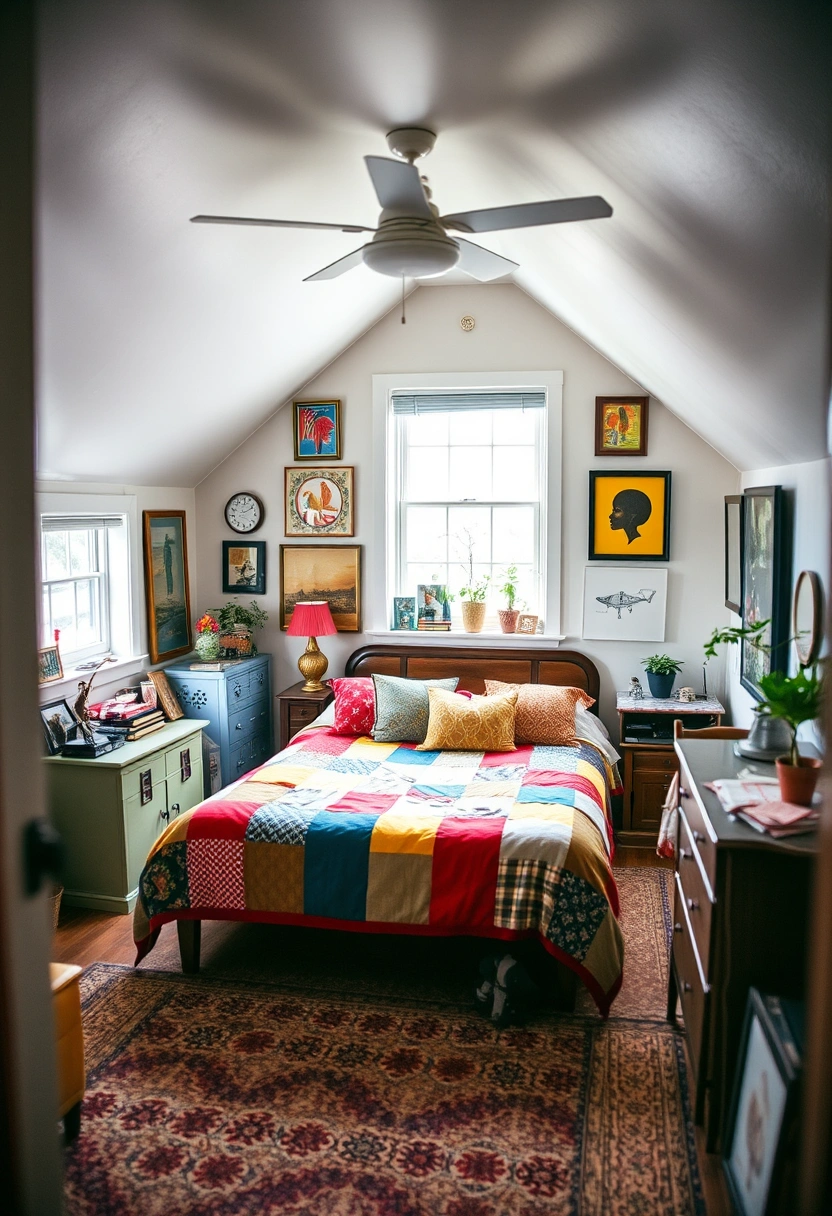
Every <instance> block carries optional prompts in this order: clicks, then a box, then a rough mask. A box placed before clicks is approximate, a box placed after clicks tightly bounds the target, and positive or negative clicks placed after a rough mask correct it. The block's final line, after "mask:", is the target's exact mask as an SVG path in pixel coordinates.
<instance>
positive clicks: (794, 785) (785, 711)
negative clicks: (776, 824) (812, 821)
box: [759, 664, 823, 806]
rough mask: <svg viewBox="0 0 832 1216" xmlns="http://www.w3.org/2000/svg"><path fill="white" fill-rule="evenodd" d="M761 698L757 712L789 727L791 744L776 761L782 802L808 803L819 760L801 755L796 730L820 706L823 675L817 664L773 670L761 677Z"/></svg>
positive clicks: (814, 714) (819, 710)
mask: <svg viewBox="0 0 832 1216" xmlns="http://www.w3.org/2000/svg"><path fill="white" fill-rule="evenodd" d="M760 691H761V692H762V694H763V699H762V702H761V704H760V709H759V712H760V713H761V714H767V715H768V716H769V717H772V718H780V719H781V720H782V721H783V722H785V723H786V725H787V726H788V728H789V733H790V735H791V746H790V748H789V752H788V754H787V755H785V756H778V757H777V760H776V761H775V764H776V767H777V777H778V780H779V782H780V796H781V797H782V799H783V801H784V802H792V803H795V804H796V805H797V806H811V805H812V798H813V796H814V793H815V786H816V784H817V780H818V777H819V775H820V769H821V764H822V761H821V760H820V759H819V758H818V757H817V756H801V755H800V753H799V751H798V747H797V730H798V727H799V726H801V725H802V723H804V722H813V721H814V720H815V719H816V718H819V717H820V715H821V711H822V707H823V677H822V675H820V674H819V673H818V667H817V664H815V665H814V666H812V667H801V668H800V669H799V671H798V673H797V675H795V676H786V675H783V673H782V671H772V672H771V674H770V675H767V676H761V677H760Z"/></svg>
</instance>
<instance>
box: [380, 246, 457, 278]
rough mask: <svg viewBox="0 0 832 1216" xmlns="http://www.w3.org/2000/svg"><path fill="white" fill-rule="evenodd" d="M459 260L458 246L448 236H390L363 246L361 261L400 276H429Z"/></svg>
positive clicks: (445, 271) (437, 273)
mask: <svg viewBox="0 0 832 1216" xmlns="http://www.w3.org/2000/svg"><path fill="white" fill-rule="evenodd" d="M458 261H459V246H458V245H457V243H456V241H453V240H451V239H450V237H447V238H444V239H443V238H442V237H431V236H418V237H393V238H389V239H387V240H381V241H379V240H374V241H371V242H370V243H369V244H368V245H365V246H364V265H365V266H368V267H369V268H370V270H375V271H376V273H377V274H386V275H390V276H391V277H392V278H396V279H400V278H401V277H402V275H406V276H407V277H408V278H415V279H432V278H436V277H437V276H439V275H441V274H446V273H447V271H449V270H452V269H453V267H454V266H456V264H457V262H458Z"/></svg>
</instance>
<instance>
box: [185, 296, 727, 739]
mask: <svg viewBox="0 0 832 1216" xmlns="http://www.w3.org/2000/svg"><path fill="white" fill-rule="evenodd" d="M466 314H467V315H470V316H473V317H474V319H475V322H476V324H475V328H474V330H473V331H472V332H468V333H466V332H464V331H463V330H462V329H461V327H460V318H461V317H462V316H463V315H466ZM321 323H322V324H325V318H322V320H321ZM541 369H547V370H549V369H552V370H561V371H562V372H563V517H562V570H563V577H562V592H561V600H562V606H561V612H562V619H561V630H562V633H563V634H565V635H566V639H565V640H564V641H563V642H561V645H562V646H564V647H570V646H571V647H574V648H575V649H579V650H582V651H583V652H585V653H587V654H589V655H591V656H592V657H593V659H594V660H595V662H596V663H597V665H598V667H599V670H600V672H601V682H602V694H601V713H602V716H603V718H604V719H605V721H606V722H607V724H608V726H610V728H611V729H612V728H615V729H616V731H617V722H616V720H615V712H614V705H615V690H616V689H621V688H624V687H626V685H627V684H628V683H629V679H630V677H631V676H632V675H636V674H639V675H641V676H642V677H643V671H642V668H641V666H640V664H639V660H640V659H641V658H643V657H644V656H645V655H647V654H650V653H652V652H654V651H656V650H667V651H668V652H669V653H670V654H672V655H673V656H674V657H676V658H679V659H680V660H681V661H682V662H683V663H684V670H683V672H682V678H681V682H683V683H686V684H692V685H693V686H694V687H696V688H697V689H698V690H699V689H701V680H702V669H701V663H702V644H703V641H704V639H705V637H706V636H707V635H708V634H709V633H710V631H711V629H712V628H713V627H714V626H716V625H721V624H725V623H727V620H728V617H729V613H728V611H727V609H725V608H724V606H723V604H724V588H723V568H722V538H723V522H722V512H723V505H722V503H723V497H724V495H726V494H731V493H736V492H737V490H738V488H739V474H738V472H737V470H736V469H735V468H734V467H733V466H732V465H731V464H729V463H728V461H726V460H725V459H724V458H723V457H721V456H720V455H719V454H718V453H717V452H715V451H714V449H713V448H711V447H709V446H708V445H707V444H706V443H705V442H704V441H703V440H702V439H700V438H699V437H698V436H697V435H695V434H694V433H693V432H692V431H691V430H690V429H688V428H687V427H686V426H685V425H684V424H683V423H682V422H680V421H679V419H678V418H676V417H675V415H673V414H671V413H670V412H669V411H668V410H666V409H664V408H663V407H662V405H661V404H660V403H659V402H658V401H655V400H652V401H651V404H650V424H649V452H648V455H647V456H646V457H628V458H627V461H626V467H627V469H632V470H633V471H635V470H637V469H639V468H641V469H669V470H671V471H672V473H673V490H672V518H671V550H670V552H671V560H670V562H669V563H668V565H667V569H668V596H667V631H666V635H665V636H666V641H665V642H664V643H657V642H650V643H644V642H627V643H619V642H616V643H612V642H601V641H586V642H584V641H582V639H581V630H582V609H583V581H584V569H585V567H586V564H587V562H586V553H587V512H588V471H589V470H590V469H593V468H595V469H601V470H603V469H607V470H610V469H614V468H616V467H618V464H617V462H616V461H615V459H614V458H606V457H601V458H596V457H595V456H594V454H593V453H594V450H595V449H594V425H595V397H596V396H597V395H599V394H611V395H613V394H625V393H639V392H642V391H643V390H641V389H640V388H639V386H638V385H636V384H634V383H633V382H632V381H631V380H630V379H628V377H627V376H625V375H624V374H623V373H622V372H620V371H618V370H617V369H616V368H615V367H613V366H612V365H611V364H610V363H609V362H608V361H607V360H606V359H604V358H603V357H602V356H601V355H599V354H598V353H597V351H595V350H593V349H592V348H591V347H590V346H588V345H587V344H586V343H585V342H583V341H582V340H581V339H580V338H578V337H577V336H576V335H575V334H574V333H573V332H572V331H570V330H569V329H567V328H566V327H565V326H564V325H563V324H561V323H560V322H559V321H557V320H556V319H555V318H554V317H553V316H552V315H551V314H550V313H548V312H546V311H545V310H544V309H543V308H541V307H540V306H539V305H537V304H536V303H534V302H533V301H532V300H531V299H530V297H528V296H527V295H525V294H524V293H523V292H522V291H520V290H519V289H518V288H517V287H515V286H513V285H511V284H499V285H490V286H485V285H472V286H442V287H439V286H437V287H422V288H420V289H418V290H417V291H416V292H414V293H413V294H412V295H411V296H410V297H409V298H408V301H407V322H406V324H404V325H403V324H402V323H401V317H400V312H399V310H398V309H397V310H395V311H393V312H391V313H389V314H388V315H387V316H386V317H384V318H383V319H382V320H381V321H380V322H379V323H378V324H377V325H375V326H374V327H373V328H372V329H371V330H370V331H369V332H368V333H366V334H365V335H364V336H363V337H362V338H361V339H359V340H358V341H357V342H356V343H354V345H353V346H351V347H350V348H348V349H347V350H346V351H345V352H344V353H343V354H342V355H340V356H339V357H338V358H337V359H336V360H335V361H334V362H333V363H332V364H330V366H329V367H328V368H326V369H325V370H324V371H323V372H322V373H321V374H320V375H319V376H317V377H316V378H315V379H314V380H313V381H311V382H310V383H309V384H307V385H305V386H303V388H302V390H299V391H298V393H297V394H296V395H297V397H305V398H322V399H326V398H332V397H336V398H340V400H341V401H342V404H343V459H342V463H344V464H348V465H353V466H354V467H355V479H356V481H355V496H356V534H355V538H354V539H355V542H356V543H359V544H361V545H363V546H364V570H365V574H366V573H367V571H368V568H369V567H370V566H371V565H372V563H373V561H375V560H376V558H377V556H378V555H377V554H376V553H374V552H372V550H373V547H374V546H373V539H374V521H373V519H372V510H373V486H374V468H373V455H372V377H373V375H377V374H382V373H395V372H466V371H470V372H489V371H495V372H496V371H528V370H541ZM285 405H286V403H276V412H275V413H274V415H273V416H272V417H271V418H270V419H269V420H268V421H267V422H266V423H265V424H264V425H263V426H262V427H260V429H259V430H258V431H256V432H255V433H254V434H253V435H252V436H251V437H250V438H249V439H248V440H246V442H245V443H243V444H242V445H241V446H240V447H238V448H237V449H236V450H235V451H233V452H231V453H229V455H228V456H227V458H226V459H225V460H224V461H223V462H222V463H221V464H220V465H219V466H218V467H217V468H216V469H215V470H214V471H213V472H212V473H211V474H210V476H209V477H207V478H206V479H205V480H204V481H203V482H202V483H201V484H200V485H199V486H197V489H196V498H195V507H196V517H197V519H198V529H197V532H196V543H195V544H194V536H193V534H191V536H190V537H189V539H190V542H191V548H192V552H194V551H195V552H196V566H197V584H196V595H195V599H194V613H197V612H202V611H205V610H207V609H209V608H212V607H216V606H218V605H219V604H220V603H222V602H223V600H224V598H225V597H224V596H223V594H222V580H221V542H222V541H223V540H228V539H233V537H234V534H233V533H232V532H231V531H230V530H229V529H228V528H227V526H226V525H225V521H224V516H223V508H224V506H225V503H226V502H227V500H228V499H229V498H230V497H231V495H232V494H234V493H236V492H238V491H241V490H249V491H253V492H254V493H255V494H257V495H258V496H259V497H260V498H261V500H262V501H263V503H264V505H265V509H266V517H265V523H264V525H263V526H262V527H261V528H260V530H259V531H258V532H257V533H256V534H255V537H254V538H256V539H258V540H264V541H266V542H267V591H266V594H265V595H264V596H262V597H259V598H258V603H260V604H261V606H262V607H263V608H264V609H265V610H266V611H267V612H268V613H269V614H270V620H269V623H268V625H267V626H266V627H265V628H264V630H262V632H261V634H260V636H259V638H258V644H259V646H260V649H261V650H263V651H268V652H270V653H272V654H273V655H274V679H275V690H276V691H279V690H280V689H281V688H283V687H286V686H287V685H290V684H293V683H294V682H295V681H296V680H297V679H298V672H297V667H296V662H297V658H298V655H299V654H300V653H301V651H302V650H303V646H304V643H303V641H302V639H295V638H287V637H286V636H285V634H283V633H281V631H280V628H279V620H278V615H279V613H278V609H279V594H278V593H279V578H278V561H279V546H280V544H281V543H284V542H285V540H286V538H285V536H284V525H283V470H284V467H285V466H286V465H291V464H292V463H293V461H292V454H293V453H292V430H291V410H290V409H289V408H285ZM281 406H282V407H284V408H279V407H281ZM550 531H551V530H550ZM549 540H550V544H554V543H555V538H554V537H552V536H551V535H550V538H549ZM342 543H351V542H342ZM613 564H614V563H613ZM372 583H373V580H372V578H365V593H364V603H363V618H364V628H365V629H367V628H369V627H371V626H372V627H378V625H383V624H384V623H385V616H386V613H385V610H384V607H383V605H381V604H378V603H373V602H368V598H369V595H370V592H369V590H368V589H369V588H370V587H371V586H372ZM241 598H242V600H243V602H246V597H245V596H243V597H241ZM398 636H401V635H398ZM452 636H454V635H452ZM367 640H369V639H367V638H366V637H365V636H364V635H363V634H355V633H344V634H340V635H338V636H337V637H333V638H327V639H326V640H325V641H324V642H323V643H322V647H323V649H324V650H325V652H326V654H327V656H328V657H329V662H330V666H329V672H328V675H339V674H341V673H342V672H343V666H344V662H345V660H346V658H347V656H348V655H349V654H350V652H351V651H353V650H355V649H356V648H357V647H358V646H360V645H362V644H363V643H364V642H365V641H367ZM373 640H377V639H373ZM722 670H723V668H722V662H721V661H719V662H717V663H714V662H712V663H711V664H710V668H709V677H708V678H709V687H710V688H711V689H712V690H714V691H716V692H717V693H719V692H721V691H722Z"/></svg>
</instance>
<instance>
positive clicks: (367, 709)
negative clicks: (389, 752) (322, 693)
mask: <svg viewBox="0 0 832 1216" xmlns="http://www.w3.org/2000/svg"><path fill="white" fill-rule="evenodd" d="M329 685H330V687H331V689H332V691H333V692H334V693H335V733H336V734H338V735H370V736H371V737H372V733H373V721H374V720H375V713H376V696H375V690H374V688H373V681H372V677H371V676H342V677H341V679H338V680H330V681H329Z"/></svg>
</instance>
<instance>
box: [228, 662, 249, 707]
mask: <svg viewBox="0 0 832 1216" xmlns="http://www.w3.org/2000/svg"><path fill="white" fill-rule="evenodd" d="M250 692H251V682H250V679H249V673H248V672H247V671H241V672H235V673H234V674H233V675H230V676H229V677H228V679H227V681H226V695H227V697H228V707H229V709H233V707H234V706H235V705H242V704H243V702H244V701H247V700H248V698H249V696H250Z"/></svg>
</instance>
